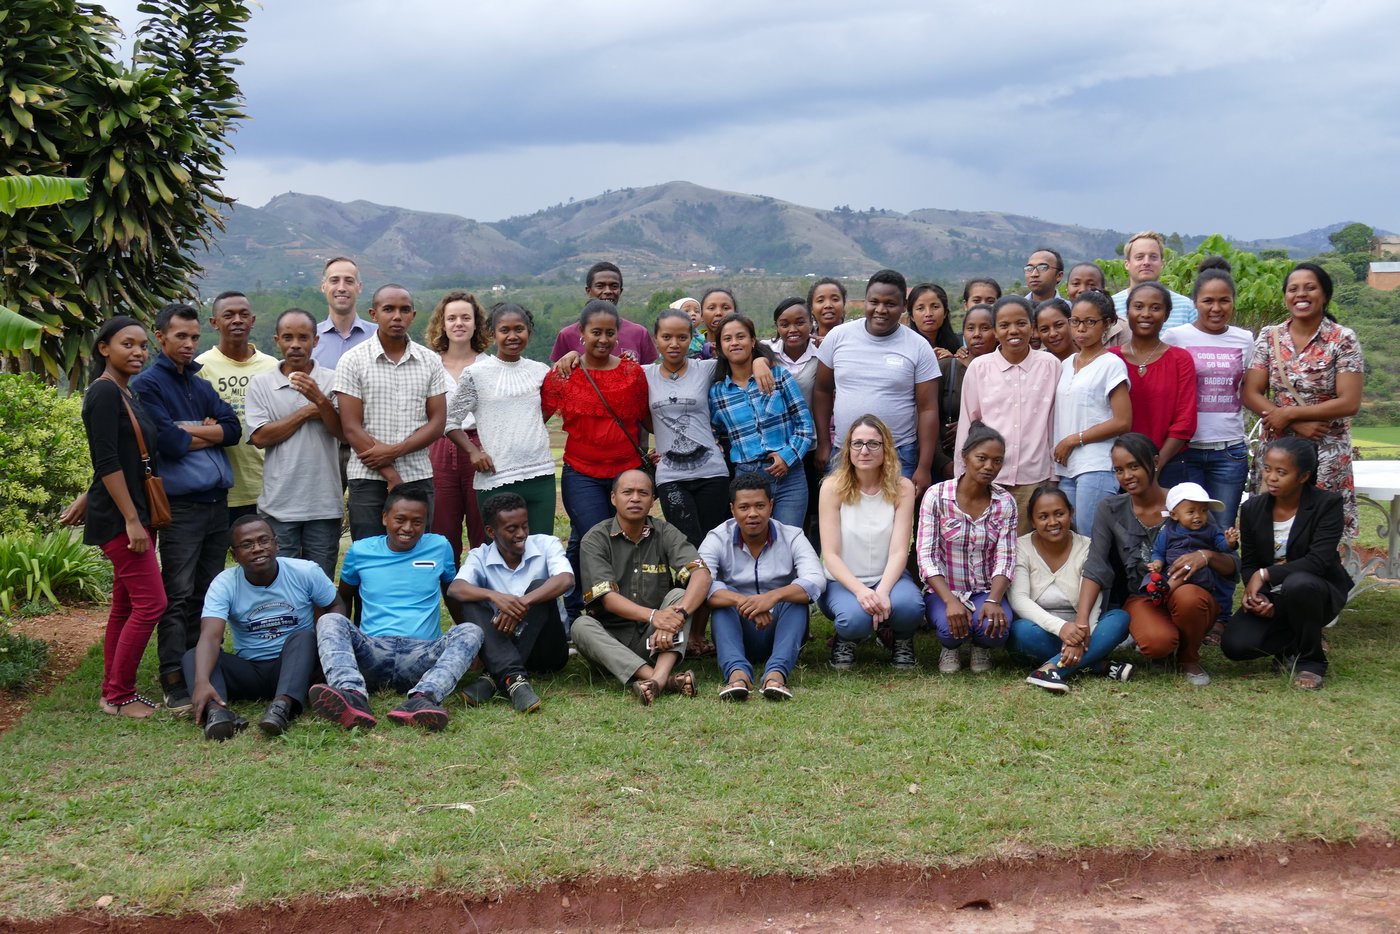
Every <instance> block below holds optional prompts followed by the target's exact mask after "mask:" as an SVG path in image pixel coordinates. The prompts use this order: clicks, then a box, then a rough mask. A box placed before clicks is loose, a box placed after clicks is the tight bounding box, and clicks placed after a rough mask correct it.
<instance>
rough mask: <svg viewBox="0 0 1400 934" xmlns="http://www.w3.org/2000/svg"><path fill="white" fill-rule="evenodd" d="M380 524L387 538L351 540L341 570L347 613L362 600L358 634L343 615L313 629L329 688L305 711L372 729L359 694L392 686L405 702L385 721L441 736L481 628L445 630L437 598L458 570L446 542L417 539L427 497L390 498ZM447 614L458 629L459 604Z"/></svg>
mask: <svg viewBox="0 0 1400 934" xmlns="http://www.w3.org/2000/svg"><path fill="white" fill-rule="evenodd" d="M382 517H383V521H384V528H385V530H386V532H387V534H385V535H374V536H371V537H369V538H362V539H360V540H358V541H356V542H355V543H354V544H353V545H351V546H350V550H349V551H347V552H346V553H345V560H344V561H343V562H342V563H341V567H340V598H341V600H342V601H343V602H344V604H345V605H346V606H353V605H354V602H355V597H356V596H358V597H359V599H360V607H361V611H360V625H359V626H356V625H355V624H354V623H352V622H350V620H349V619H347V618H346V617H345V616H344V615H343V614H341V613H327V614H326V615H325V616H322V617H321V619H320V620H319V621H318V622H317V624H316V644H317V647H318V648H319V649H320V653H321V667H322V668H323V669H325V672H326V682H327V683H325V684H313V685H312V686H311V692H310V696H311V709H312V710H314V711H316V712H317V713H318V714H320V715H321V716H323V717H325V718H326V719H327V720H333V721H335V722H336V723H339V724H340V725H341V726H343V727H345V728H346V729H349V728H351V727H357V726H358V727H362V728H364V729H369V728H370V727H372V726H374V725H375V723H376V722H377V721H376V720H375V719H374V714H373V713H371V712H370V708H369V699H368V697H367V696H366V695H367V693H368V692H369V691H371V690H374V689H376V688H378V687H381V686H382V687H389V688H392V689H393V690H395V691H406V692H407V693H408V698H407V700H405V701H404V702H403V703H402V704H400V705H399V706H397V707H395V708H394V709H393V710H392V711H390V712H389V719H390V720H393V721H395V722H396V723H402V724H406V725H417V726H421V727H425V728H427V729H429V730H440V729H442V728H443V727H445V726H447V711H446V710H444V709H443V708H442V700H443V698H445V697H447V695H449V694H451V693H452V689H453V688H454V687H455V686H456V685H457V682H458V681H459V680H461V677H462V675H463V674H464V673H465V672H466V670H467V669H468V668H469V667H471V663H472V659H474V658H476V653H477V652H478V651H479V650H480V649H481V641H482V633H481V629H480V627H478V626H475V625H473V624H472V623H463V622H460V621H459V622H458V623H457V624H456V625H454V626H453V627H452V628H451V629H449V630H447V631H446V632H443V631H442V625H441V623H440V622H439V614H440V611H439V606H440V604H439V597H440V595H443V594H445V592H446V590H447V585H448V584H450V583H451V582H452V579H453V577H454V576H455V575H456V573H457V564H456V562H455V561H454V560H453V558H452V546H451V545H450V544H449V543H448V541H447V539H445V538H443V537H442V536H441V535H436V534H433V533H431V532H430V533H428V534H426V535H425V534H423V530H424V529H425V528H426V527H427V525H428V493H427V491H425V490H422V489H418V488H413V487H410V488H408V489H403V488H402V487H398V488H395V489H393V490H391V491H390V492H389V494H388V496H387V497H386V498H385V500H384V512H383V514H382ZM447 607H448V611H449V612H450V613H451V614H452V617H453V619H454V620H460V616H461V607H460V606H459V605H457V601H455V600H452V599H449V600H448V601H447Z"/></svg>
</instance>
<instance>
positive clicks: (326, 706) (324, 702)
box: [308, 684, 379, 730]
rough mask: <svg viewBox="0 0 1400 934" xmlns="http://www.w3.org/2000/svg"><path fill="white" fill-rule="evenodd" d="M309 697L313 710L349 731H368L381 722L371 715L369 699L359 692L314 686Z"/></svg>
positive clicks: (327, 685) (325, 685)
mask: <svg viewBox="0 0 1400 934" xmlns="http://www.w3.org/2000/svg"><path fill="white" fill-rule="evenodd" d="M308 697H309V698H310V700H311V709H312V710H314V711H316V713H318V714H320V715H321V716H323V717H325V718H326V719H327V720H330V721H331V722H332V723H339V724H340V725H341V726H343V727H345V728H346V729H347V730H349V729H353V728H354V727H359V728H360V729H362V730H368V729H372V728H373V727H374V725H375V724H376V723H378V722H379V721H378V720H376V719H374V714H372V713H370V709H369V698H367V697H365V696H364V695H363V694H361V693H360V692H359V691H337V690H336V689H335V688H333V687H331V686H330V685H329V684H313V685H311V690H310V691H309V692H308Z"/></svg>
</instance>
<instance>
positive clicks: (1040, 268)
mask: <svg viewBox="0 0 1400 934" xmlns="http://www.w3.org/2000/svg"><path fill="white" fill-rule="evenodd" d="M1024 268H1025V271H1026V275H1028V276H1029V275H1030V274H1031V273H1033V272H1049V271H1050V270H1052V269H1059V268H1060V267H1059V266H1051V265H1050V264H1049V263H1036V264H1035V265H1034V266H1026V267H1024Z"/></svg>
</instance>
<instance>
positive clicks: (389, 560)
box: [340, 532, 457, 640]
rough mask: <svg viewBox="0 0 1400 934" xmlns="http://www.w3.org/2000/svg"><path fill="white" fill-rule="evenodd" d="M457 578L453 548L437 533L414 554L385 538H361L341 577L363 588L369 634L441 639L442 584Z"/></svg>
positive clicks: (362, 623) (365, 629)
mask: <svg viewBox="0 0 1400 934" xmlns="http://www.w3.org/2000/svg"><path fill="white" fill-rule="evenodd" d="M456 575H457V562H456V561H455V560H454V559H453V556H452V546H451V545H449V544H448V543H447V539H445V538H443V537H442V536H441V535H437V534H435V533H433V532H427V533H425V534H424V535H423V537H422V538H421V539H419V541H418V544H417V545H414V546H413V548H412V549H411V550H410V551H393V550H391V549H390V548H389V539H388V537H387V536H384V535H376V536H374V537H373V538H362V539H360V540H359V541H357V542H355V543H354V544H353V545H351V546H350V550H349V551H347V552H345V561H344V562H343V563H342V564H341V566H340V579H341V580H342V581H344V582H345V583H347V584H349V585H351V586H352V587H358V588H359V589H360V607H361V610H360V631H361V632H363V633H364V634H365V635H367V636H408V637H409V638H412V639H424V640H432V639H436V638H438V637H439V636H441V635H442V624H441V622H440V621H439V616H438V614H439V611H440V608H441V606H442V585H443V584H446V583H451V582H452V579H453V578H454V577H456Z"/></svg>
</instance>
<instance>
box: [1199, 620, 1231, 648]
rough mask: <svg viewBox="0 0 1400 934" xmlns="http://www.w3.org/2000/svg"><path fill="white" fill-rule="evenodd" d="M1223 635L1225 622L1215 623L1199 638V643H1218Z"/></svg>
mask: <svg viewBox="0 0 1400 934" xmlns="http://www.w3.org/2000/svg"><path fill="white" fill-rule="evenodd" d="M1224 635H1225V624H1224V623H1219V622H1218V623H1216V624H1215V625H1214V626H1212V627H1210V629H1208V630H1206V634H1205V636H1203V637H1202V638H1201V645H1219V644H1220V639H1221V637H1222V636H1224Z"/></svg>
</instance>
